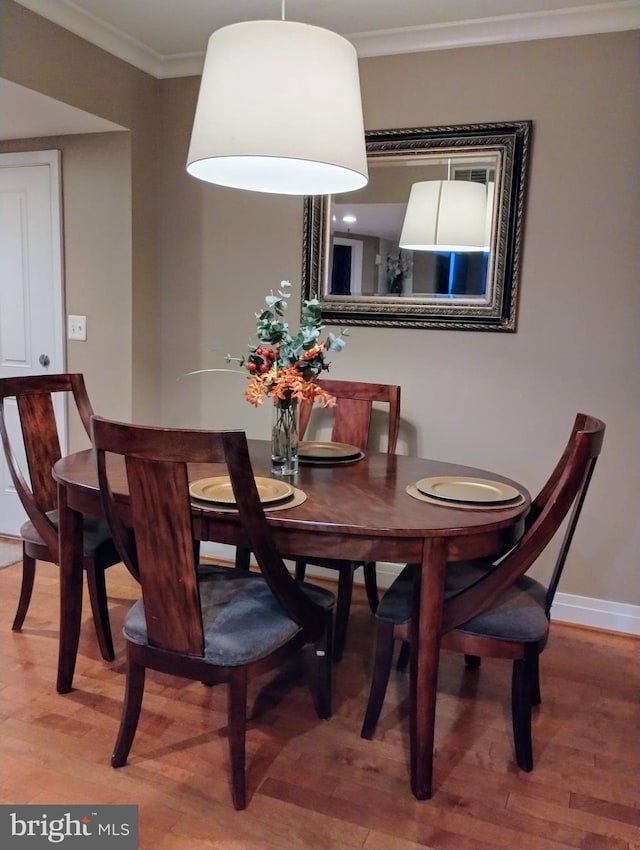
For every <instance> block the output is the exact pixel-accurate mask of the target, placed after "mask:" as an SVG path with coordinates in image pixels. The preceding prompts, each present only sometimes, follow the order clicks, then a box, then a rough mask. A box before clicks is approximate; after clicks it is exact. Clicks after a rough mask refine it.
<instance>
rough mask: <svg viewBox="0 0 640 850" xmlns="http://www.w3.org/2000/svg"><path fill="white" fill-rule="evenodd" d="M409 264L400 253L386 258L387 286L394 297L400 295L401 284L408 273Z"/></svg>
mask: <svg viewBox="0 0 640 850" xmlns="http://www.w3.org/2000/svg"><path fill="white" fill-rule="evenodd" d="M409 268H410V266H409V262H408V261H407V258H406V257H405V256H404V255H403V254H402V251H400V252H399V253H398V254H389V256H388V257H387V284H388V286H389V292H391V293H392V294H394V295H399V294H401V293H402V282H403V280H404V278H405V275H406V274H407V273H408V271H409Z"/></svg>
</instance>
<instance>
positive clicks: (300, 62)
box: [187, 0, 368, 195]
mask: <svg viewBox="0 0 640 850" xmlns="http://www.w3.org/2000/svg"><path fill="white" fill-rule="evenodd" d="M187 171H188V173H189V174H191V175H193V176H194V177H197V178H199V179H200V180H205V181H208V182H210V183H216V184H218V185H221V186H229V187H233V188H237V189H249V190H252V191H255V192H270V193H274V194H284V195H330V194H337V193H339V192H351V191H354V190H355V189H360V188H362V187H363V186H366V184H367V182H368V170H367V153H366V145H365V138H364V123H363V118H362V103H361V96H360V78H359V74H358V58H357V54H356V50H355V48H354V46H353V45H352V44H351V43H350V42H349V41H347V40H346V39H345V38H343V37H342V36H339V35H337V34H336V33H333V32H331V31H330V30H327V29H323V28H321V27H315V26H309V25H308V24H301V23H295V22H292V21H285V19H284V0H283V2H282V20H279V21H278V20H272V21H246V22H243V23H238V24H232V25H230V26H226V27H222V28H221V29H219V30H217V31H216V32H214V33H213V35H212V36H211V37H210V38H209V43H208V47H207V54H206V57H205V64H204V70H203V73H202V80H201V83H200V92H199V96H198V103H197V107H196V113H195V119H194V124H193V131H192V135H191V144H190V147H189V154H188V157H187Z"/></svg>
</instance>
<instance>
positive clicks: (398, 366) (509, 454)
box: [160, 32, 640, 605]
mask: <svg viewBox="0 0 640 850" xmlns="http://www.w3.org/2000/svg"><path fill="white" fill-rule="evenodd" d="M639 46H640V45H639V33H637V32H633V33H620V34H615V35H601V36H589V37H583V38H573V39H558V40H549V41H537V42H527V43H523V44H513V45H504V46H500V47H487V48H478V49H468V50H454V51H446V52H433V53H425V54H415V55H411V56H397V57H385V58H375V59H366V60H363V61H362V62H361V82H362V90H363V101H364V111H365V123H366V126H367V127H368V128H370V129H375V128H390V127H416V126H418V127H420V126H434V125H439V124H449V123H453V124H456V123H458V124H462V123H473V122H483V121H500V120H523V119H531V120H532V121H533V140H532V156H531V168H530V175H529V177H530V179H529V194H528V203H527V211H526V219H525V227H524V249H523V261H522V274H521V282H520V283H521V297H520V304H519V324H518V330H517V333H515V334H499V333H487V332H468V331H445V330H394V329H373V328H352V329H351V335H350V339H349V343H348V346H347V348H346V349H345V351H344V352H342V353H341V354H339V355H336V356H335V357H334V359H333V365H332V371H331V374H332V377H335V378H353V379H362V380H367V379H375V380H379V381H384V382H400V383H401V384H402V386H403V429H402V434H401V440H400V443H401V450H405V451H411V452H417V453H419V454H423V455H430V456H434V457H438V458H442V459H445V460H456V461H461V462H463V463H468V464H471V465H474V466H479V467H481V468H487V469H490V470H491V469H493V470H498V471H500V472H503V473H504V474H506V475H510V476H512V477H514V478H515V479H517V480H520V481H522V482H525V483H526V484H527V485H528V486H529V488H530V489H531V490H532V491H534V492H535V491H537V489H538V488H539V487H540V486H541V485H542V483H543V481H544V479H545V477H546V475H547V474H548V473H549V472H550V470H551V467H552V466H553V464H554V463H555V461H556V459H557V457H558V456H559V454H560V451H561V449H562V448H563V446H564V442H565V440H566V438H567V436H568V433H569V430H570V427H571V424H572V422H573V418H574V415H575V413H576V412H578V411H586V412H590V413H593V414H595V415H598V416H601V417H602V418H603V419H604V420H605V421H606V422H607V425H608V432H607V437H606V440H605V447H604V454H603V456H602V458H601V460H600V463H599V468H598V470H597V473H596V475H595V478H594V481H593V484H592V490H591V492H590V495H589V498H588V501H587V503H586V505H585V513H584V518H583V521H582V523H581V525H580V526H579V529H578V533H577V535H576V539H575V541H574V546H573V550H572V554H571V558H570V561H569V563H568V566H567V570H566V576H565V579H564V581H563V586H562V589H563V590H564V591H565V592H567V593H573V594H578V595H583V596H587V597H595V598H602V599H606V600H612V601H619V602H627V603H633V604H636V605H637V604H640V583H639V582H638V581H637V554H636V553H637V552H638V550H639V549H640V541H639V539H638V523H637V514H638V507H639V498H638V492H639V491H638V483H639V482H638V453H637V451H635V449H633V448H631V449H630V448H629V447H633V446H634V445H635V439H636V435H637V433H638V432H639V430H640V429H639V425H640V421H639V419H640V409H639V406H638V384H639V382H638V377H637V368H636V367H637V364H638V362H639V357H638V355H639V353H640V352H639V348H640V345H639V340H640V334H638V331H637V325H638V318H639V316H638V312H639V311H638V306H639V297H640V296H639V289H638V285H637V279H638V277H637V269H638V267H639V264H640V252H639V250H638V225H639V224H640V216H639V209H638V195H637V184H636V183H635V179H636V175H637V161H638V145H639V142H640V119H639V112H638V109H637V102H638V100H637V99H638V93H639V91H638V90H639V85H638V83H639V81H640V75H639V74H638V71H639V68H638V65H639V57H640V51H639V49H638V48H639ZM197 89H198V81H197V80H196V79H180V80H167V81H165V82H164V83H163V109H162V112H163V117H164V120H165V121H169V123H170V125H171V134H170V135H167V134H166V133H163V143H164V150H163V168H162V173H163V175H164V180H163V189H162V197H161V209H162V210H163V217H164V221H163V230H162V238H161V240H160V244H161V261H160V279H161V281H162V304H163V315H162V320H161V325H160V327H161V347H162V357H163V361H162V384H163V418H164V419H165V420H166V421H167V422H169V423H171V424H177V423H187V424H193V425H204V426H212V425H216V426H220V427H233V426H241V427H244V428H246V430H247V431H248V433H249V434H250V435H252V436H265V435H266V433H267V429H268V411H255V410H254V409H253V408H251V407H250V406H249V405H247V404H246V402H244V401H243V398H242V392H243V387H244V384H243V378H242V377H240V376H238V375H233V374H228V373H223V372H218V373H212V374H208V375H204V376H194V377H190V378H184V377H182V376H184V375H185V373H186V372H188V371H189V370H191V369H196V368H204V367H216V368H223V367H224V363H223V359H222V358H223V355H224V353H225V352H227V351H230V352H232V353H242V352H243V351H244V350H246V345H247V343H248V342H249V340H250V338H251V334H252V333H253V330H254V322H253V314H254V312H255V311H256V310H258V309H259V308H260V307H261V306H262V300H263V297H264V295H265V294H266V293H267V292H268V290H269V289H270V288H271V287H272V286H275V285H276V284H277V283H278V281H279V280H280V279H281V278H283V277H285V278H290V279H291V280H292V281H295V282H296V283H297V282H299V280H300V244H301V215H302V205H301V203H300V201H299V200H298V199H295V198H279V197H268V196H267V197H265V196H261V195H259V194H252V193H245V192H237V191H233V190H228V189H222V188H219V187H214V186H208V185H206V184H198V183H197V182H195V181H193V180H192V179H191V178H189V177H188V176H187V175H186V174H185V173H184V162H185V158H186V152H187V146H188V141H189V133H190V123H191V117H192V115H193V110H194V108H195V99H196V97H197ZM169 116H171V120H169ZM294 316H295V312H294ZM549 569H550V560H549V559H546V560H545V561H543V562H542V563H541V564H540V565H538V566H537V568H536V570H537V573H538V574H540V575H542V576H545V575H547V574H548V572H549Z"/></svg>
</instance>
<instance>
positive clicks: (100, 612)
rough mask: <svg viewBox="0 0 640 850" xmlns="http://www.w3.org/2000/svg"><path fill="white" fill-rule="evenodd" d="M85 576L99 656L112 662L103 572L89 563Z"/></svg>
mask: <svg viewBox="0 0 640 850" xmlns="http://www.w3.org/2000/svg"><path fill="white" fill-rule="evenodd" d="M85 572H86V574H87V587H88V588H89V601H90V603H91V613H92V614H93V624H94V626H95V629H96V636H97V638H98V645H99V647H100V654H101V655H102V657H103V658H104V660H105V661H113V659H114V658H115V657H116V654H115V652H114V650H113V638H112V637H111V623H110V622H109V606H108V604H107V585H106V582H105V577H104V570H103V569H100V568H99V567H96V566H95V564H93V563H91V564H90V565H88V566H87V567H86V569H85Z"/></svg>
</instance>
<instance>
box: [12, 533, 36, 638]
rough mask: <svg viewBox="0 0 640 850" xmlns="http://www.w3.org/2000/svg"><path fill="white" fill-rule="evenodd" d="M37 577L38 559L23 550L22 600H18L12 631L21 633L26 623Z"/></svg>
mask: <svg viewBox="0 0 640 850" xmlns="http://www.w3.org/2000/svg"><path fill="white" fill-rule="evenodd" d="M35 576H36V559H35V558H31V557H30V556H29V555H27V553H26V552H25V551H24V549H23V550H22V586H21V587H20V599H19V600H18V608H17V610H16V616H15V617H14V618H13V625H12V626H11V629H12V631H14V632H19V631H20V629H21V628H22V624H23V623H24V618H25V617H26V616H27V610H28V609H29V603H30V602H31V594H32V592H33V580H34V579H35Z"/></svg>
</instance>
